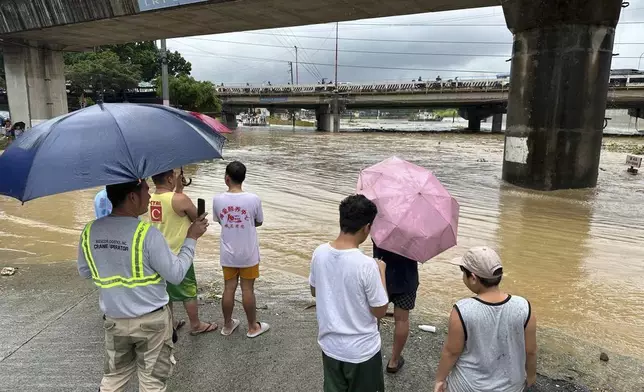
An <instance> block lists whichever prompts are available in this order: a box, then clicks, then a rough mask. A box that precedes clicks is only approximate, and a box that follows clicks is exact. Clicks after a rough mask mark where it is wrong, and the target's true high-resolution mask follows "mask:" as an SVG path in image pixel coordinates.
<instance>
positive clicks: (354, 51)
mask: <svg viewBox="0 0 644 392" xmlns="http://www.w3.org/2000/svg"><path fill="white" fill-rule="evenodd" d="M188 39H194V40H199V41H209V42H223V43H229V44H238V45H250V46H262V47H269V48H281V47H282V46H280V45H271V44H258V43H252V42H238V41H227V40H218V39H209V38H188ZM298 49H303V50H316V51H324V52H335V49H323V48H319V49H314V48H304V47H300V46H298ZM339 52H345V53H362V54H383V55H412V56H455V57H502V58H508V56H509V55H503V54H465V53H421V52H384V51H373V50H350V49H340V50H339ZM308 61H311V60H310V59H309V60H308Z"/></svg>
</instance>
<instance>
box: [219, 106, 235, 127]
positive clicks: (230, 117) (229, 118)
mask: <svg viewBox="0 0 644 392" xmlns="http://www.w3.org/2000/svg"><path fill="white" fill-rule="evenodd" d="M221 119H222V120H223V121H224V125H226V126H227V127H228V128H229V129H237V114H236V113H235V112H234V111H233V110H231V109H223V110H222V111H221Z"/></svg>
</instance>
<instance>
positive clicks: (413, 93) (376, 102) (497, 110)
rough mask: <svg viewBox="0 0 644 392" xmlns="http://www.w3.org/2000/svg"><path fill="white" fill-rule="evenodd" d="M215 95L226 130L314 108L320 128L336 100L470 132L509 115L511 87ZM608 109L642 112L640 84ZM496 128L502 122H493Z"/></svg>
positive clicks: (432, 85) (255, 90)
mask: <svg viewBox="0 0 644 392" xmlns="http://www.w3.org/2000/svg"><path fill="white" fill-rule="evenodd" d="M216 90H217V94H218V95H219V97H220V98H221V100H222V103H223V105H224V112H225V113H227V114H228V115H226V116H225V117H226V118H227V121H228V122H229V124H228V125H229V126H231V127H235V123H234V121H235V116H234V113H235V112H236V111H238V110H239V109H244V108H255V107H262V108H268V109H285V108H286V109H315V110H316V113H317V119H318V127H319V129H320V130H329V129H326V128H327V126H328V124H329V121H330V119H329V117H328V116H330V115H331V111H332V106H333V105H334V104H335V102H336V100H337V102H338V104H339V106H340V108H341V109H340V110H354V109H376V108H457V109H459V111H460V112H461V113H463V114H464V117H465V118H467V119H468V120H470V128H471V129H480V122H481V120H482V119H483V118H486V117H489V116H494V115H499V114H502V113H505V112H506V111H507V106H508V97H509V92H510V85H509V83H508V82H507V81H504V80H496V79H489V80H465V81H458V82H453V81H447V82H442V81H441V82H409V83H390V82H389V83H387V82H381V83H360V84H357V83H348V84H342V85H339V86H338V87H337V89H336V88H335V86H332V85H319V84H318V85H298V86H292V85H275V86H266V85H263V86H219V87H217V88H216ZM607 107H609V108H617V109H639V108H644V85H642V86H637V87H626V86H624V87H611V88H610V89H609V90H608V96H607ZM496 124H497V126H498V125H500V122H498V118H497V122H496Z"/></svg>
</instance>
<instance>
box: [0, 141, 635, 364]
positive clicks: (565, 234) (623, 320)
mask: <svg viewBox="0 0 644 392" xmlns="http://www.w3.org/2000/svg"><path fill="white" fill-rule="evenodd" d="M502 152H503V139H502V137H500V136H489V135H488V136H485V135H481V136H472V135H455V134H413V133H341V134H328V133H315V132H312V131H306V130H297V131H292V130H290V129H281V130H280V129H272V130H270V131H268V130H267V129H243V130H241V131H239V132H237V133H236V134H234V135H231V136H230V137H229V143H228V145H227V148H226V153H225V155H226V159H227V160H233V159H239V160H242V161H243V162H245V163H246V165H247V166H248V169H249V172H248V178H247V184H246V189H247V190H249V191H252V192H256V193H257V194H259V195H260V196H261V198H262V200H263V205H264V209H265V222H266V223H265V225H264V226H263V227H262V228H261V229H260V235H261V247H262V257H263V263H264V266H265V267H270V268H275V269H280V270H287V271H290V272H295V273H297V274H301V275H303V276H306V275H307V273H308V264H309V261H310V256H311V252H312V251H313V250H314V249H315V247H316V246H317V245H319V244H320V243H322V242H324V241H328V240H330V239H332V238H334V236H335V235H336V234H337V231H338V228H337V206H338V203H339V201H340V200H341V199H342V198H343V197H345V196H346V195H348V194H351V193H352V192H353V191H354V190H355V184H356V180H357V176H358V172H359V170H360V169H362V168H364V167H366V166H369V165H371V164H374V163H376V162H378V161H380V160H382V159H385V158H387V157H390V156H392V155H397V156H399V157H401V158H404V159H407V160H410V161H412V162H414V163H417V164H419V165H422V166H425V167H427V168H429V169H431V170H432V171H434V172H435V174H436V175H437V176H438V178H439V179H440V180H441V181H442V182H443V184H444V185H445V186H446V187H447V188H448V189H449V190H450V192H452V194H453V195H454V196H455V197H456V198H457V199H458V201H459V202H460V205H461V217H460V227H459V233H458V241H459V244H458V246H457V247H455V248H453V249H451V250H449V251H447V252H445V253H444V254H442V255H441V256H439V257H437V258H436V259H435V260H434V261H432V262H428V263H426V264H424V265H422V266H421V268H420V276H421V287H420V294H419V303H418V306H419V307H420V308H421V309H423V310H425V311H427V312H428V313H434V314H436V315H442V316H444V315H445V314H447V312H448V311H449V309H450V307H451V305H452V304H453V303H454V301H456V300H457V299H458V298H460V297H463V296H467V295H470V293H468V291H467V289H466V288H465V287H464V286H463V284H462V282H461V275H460V273H459V271H458V269H457V268H455V267H453V266H451V265H448V264H446V263H444V261H447V260H450V259H452V258H453V257H456V256H457V255H459V254H461V253H462V252H463V251H464V250H465V249H467V248H468V247H471V246H475V245H482V244H487V245H491V246H493V247H495V248H496V249H498V251H499V253H500V255H501V257H502V259H503V262H504V269H505V271H506V275H505V277H504V281H503V287H504V288H505V289H506V290H508V291H510V292H512V293H516V294H519V295H523V296H525V297H527V298H528V299H529V300H530V301H531V302H532V305H533V309H534V311H535V313H536V315H537V317H538V320H539V323H540V324H541V325H546V326H548V327H550V328H553V329H555V330H557V331H559V332H560V333H561V334H562V335H566V336H571V337H574V338H575V339H579V340H581V341H582V342H583V341H586V342H590V343H593V344H596V345H599V346H601V347H604V348H605V349H606V350H609V351H612V352H617V353H620V354H624V355H626V356H632V357H635V358H642V357H644V343H643V339H642V337H644V248H643V247H642V241H643V240H644V228H642V225H643V224H644V208H643V205H642V201H643V200H644V193H643V191H642V189H644V188H643V187H642V185H643V184H644V174H642V175H639V176H631V175H629V174H627V173H626V171H625V169H626V168H625V166H624V165H623V163H624V158H625V154H624V153H613V152H608V151H603V152H602V161H601V168H602V171H601V172H600V177H599V185H598V187H597V188H596V189H593V190H575V191H558V192H551V193H541V192H534V191H526V190H522V189H519V188H515V187H512V186H509V185H507V184H504V183H503V182H502V181H501V166H502ZM225 163H226V162H225V161H218V162H209V163H203V164H199V165H194V166H190V167H188V168H186V172H187V173H188V175H190V176H192V177H193V181H194V185H193V186H191V187H189V188H187V193H188V194H189V195H190V196H191V197H193V199H196V198H197V197H203V198H206V200H207V207H208V208H211V202H210V199H211V197H212V195H213V194H214V193H216V192H221V191H224V189H225V186H224V184H223V171H224V167H225ZM96 191H97V190H96V189H93V190H85V191H79V192H72V193H67V194H62V195H56V196H51V197H47V198H44V199H39V200H34V201H32V202H29V203H27V204H25V205H24V206H22V205H20V203H19V202H17V201H15V200H11V199H8V198H4V197H0V266H6V265H19V264H21V263H38V262H60V261H65V260H73V259H75V257H76V253H77V245H78V237H79V235H80V230H81V229H82V227H83V225H84V224H85V223H86V222H88V221H89V220H90V219H92V218H93V197H94V195H95V193H96ZM365 251H366V252H369V253H370V252H371V250H370V249H369V247H368V246H365ZM217 252H218V232H217V230H215V228H214V227H211V229H210V231H209V233H208V234H207V235H206V237H205V239H204V240H203V241H201V242H200V244H199V248H198V257H199V259H200V262H204V263H210V262H217V261H218V253H217ZM0 284H1V282H0Z"/></svg>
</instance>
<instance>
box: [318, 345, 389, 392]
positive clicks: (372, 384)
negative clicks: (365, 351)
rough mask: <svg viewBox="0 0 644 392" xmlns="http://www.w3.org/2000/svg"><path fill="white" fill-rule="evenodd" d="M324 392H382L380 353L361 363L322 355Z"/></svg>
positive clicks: (382, 378)
mask: <svg viewBox="0 0 644 392" xmlns="http://www.w3.org/2000/svg"><path fill="white" fill-rule="evenodd" d="M322 363H323V366H324V392H384V390H385V378H384V375H383V371H382V353H381V352H380V351H378V353H377V354H376V355H374V356H373V357H371V359H369V360H367V361H366V362H362V363H349V362H342V361H338V360H336V359H333V358H331V357H328V356H327V355H326V354H324V353H322Z"/></svg>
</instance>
